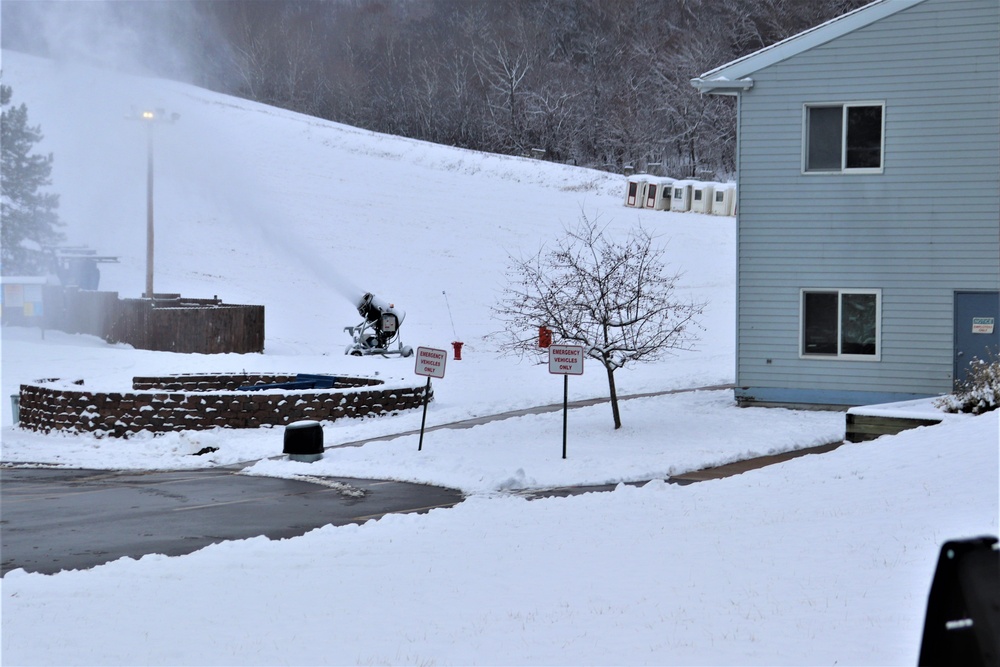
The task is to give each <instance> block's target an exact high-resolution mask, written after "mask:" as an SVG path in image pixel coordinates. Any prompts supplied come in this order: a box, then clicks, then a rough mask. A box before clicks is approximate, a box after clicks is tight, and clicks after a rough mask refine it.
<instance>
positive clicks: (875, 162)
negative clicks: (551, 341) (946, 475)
mask: <svg viewBox="0 0 1000 667" xmlns="http://www.w3.org/2000/svg"><path fill="white" fill-rule="evenodd" d="M692 85H694V86H695V87H696V88H698V89H699V90H700V91H702V92H704V93H709V94H720V95H735V96H736V99H737V117H738V127H737V131H738V150H737V161H738V162H737V165H738V179H739V186H738V202H737V220H738V224H737V229H738V254H737V256H738V267H737V268H738V270H737V285H738V314H737V319H738V321H737V341H736V343H737V355H736V356H737V369H736V383H737V386H738V388H737V390H736V396H737V399H738V400H739V401H740V403H741V404H744V405H764V404H798V405H803V404H809V405H817V406H847V405H863V404H872V403H884V402H890V401H897V400H906V399H911V398H918V397H924V396H929V395H935V394H942V393H948V392H950V391H951V390H952V389H953V386H954V384H955V382H956V381H958V380H960V379H962V378H963V377H964V375H965V369H966V366H967V364H968V361H969V359H970V358H972V357H973V356H978V357H979V358H984V356H985V355H987V354H988V350H989V349H991V348H992V349H993V350H996V349H997V348H998V346H1000V326H998V325H1000V321H998V320H1000V296H998V294H1000V2H998V0H879V1H877V2H873V3H871V4H869V5H866V6H865V7H862V8H861V9H858V10H856V11H854V12H851V13H848V14H845V15H844V16H841V17H839V18H837V19H834V20H832V21H829V22H827V23H824V24H822V25H820V26H817V27H816V28H813V29H811V30H807V31H805V32H803V33H800V34H798V35H795V36H794V37H791V38H789V39H786V40H784V41H782V42H779V43H778V44H775V45H773V46H770V47H768V48H765V49H762V50H760V51H757V52H755V53H753V54H750V55H748V56H746V57H743V58H740V59H739V60H735V61H733V62H731V63H728V64H726V65H723V66H721V67H718V68H716V69H714V70H711V71H710V72H706V73H705V74H703V75H701V76H700V77H698V78H696V79H694V80H693V81H692Z"/></svg>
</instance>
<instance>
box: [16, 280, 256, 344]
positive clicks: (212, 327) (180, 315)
mask: <svg viewBox="0 0 1000 667" xmlns="http://www.w3.org/2000/svg"><path fill="white" fill-rule="evenodd" d="M43 294H44V308H43V309H42V313H41V314H40V315H38V316H33V317H27V316H25V315H24V314H23V313H22V312H19V310H18V309H17V308H4V311H3V323H4V324H9V325H16V326H37V327H40V328H42V329H55V330H58V331H65V332H67V333H80V334H89V335H92V336H98V337H100V338H103V339H104V340H106V341H108V342H109V343H126V344H128V345H131V346H132V347H135V348H136V349H140V350H158V351H162V352H187V353H199V354H223V353H228V352H235V353H237V354H247V353H252V352H263V351H264V306H255V305H236V304H224V303H222V301H220V300H218V299H185V298H181V297H180V296H179V295H170V296H168V297H166V298H160V297H159V296H157V298H153V299H119V298H118V293H117V292H97V291H89V290H80V289H77V288H72V287H71V288H62V287H53V286H46V287H45V288H44V292H43Z"/></svg>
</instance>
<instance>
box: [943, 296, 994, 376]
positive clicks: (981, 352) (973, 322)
mask: <svg viewBox="0 0 1000 667" xmlns="http://www.w3.org/2000/svg"><path fill="white" fill-rule="evenodd" d="M973 359H983V360H987V361H990V360H993V359H1000V292H955V375H954V377H955V385H956V386H957V385H958V384H960V383H961V382H963V381H964V380H965V376H966V373H967V372H968V369H969V362H970V361H972V360H973Z"/></svg>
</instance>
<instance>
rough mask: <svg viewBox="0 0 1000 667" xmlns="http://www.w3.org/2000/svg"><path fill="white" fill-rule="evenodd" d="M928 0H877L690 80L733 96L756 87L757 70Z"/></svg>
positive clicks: (702, 89)
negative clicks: (754, 76)
mask: <svg viewBox="0 0 1000 667" xmlns="http://www.w3.org/2000/svg"><path fill="white" fill-rule="evenodd" d="M926 1H927V0H875V2H872V3H871V4H868V5H865V6H864V7H860V8H858V9H855V10H854V11H852V12H848V13H846V14H843V15H842V16H838V17H837V18H834V19H831V20H829V21H827V22H826V23H821V24H819V25H818V26H816V27H813V28H810V29H808V30H805V31H803V32H800V33H798V34H797V35H792V36H791V37H788V38H787V39H783V40H781V41H780V42H776V43H774V44H772V45H771V46H767V47H764V48H763V49H760V50H759V51H754V52H753V53H750V54H748V55H745V56H743V57H742V58H737V59H736V60H733V61H731V62H728V63H726V64H725V65H721V66H720V67H716V68H715V69H713V70H709V71H708V72H705V73H704V74H702V75H701V76H699V77H697V78H694V79H691V85H692V86H694V87H695V88H697V89H698V90H699V91H700V92H702V93H716V94H730V95H732V94H736V93H738V92H740V91H743V90H749V89H750V88H752V87H753V79H752V78H751V75H753V74H754V73H755V72H758V71H760V70H762V69H764V68H765V67H769V66H771V65H774V64H775V63H779V62H781V61H783V60H787V59H788V58H791V57H792V56H796V55H798V54H800V53H803V52H805V51H808V50H809V49H813V48H815V47H817V46H821V45H823V44H826V43H827V42H830V41H832V40H834V39H837V38H838V37H841V36H843V35H846V34H848V33H850V32H853V31H855V30H858V29H860V28H864V27H865V26H868V25H871V24H872V23H874V22H875V21H879V20H881V19H883V18H885V17H887V16H891V15H893V14H895V13H897V12H901V11H903V10H904V9H909V8H910V7H913V6H914V5H918V4H920V3H922V2H926Z"/></svg>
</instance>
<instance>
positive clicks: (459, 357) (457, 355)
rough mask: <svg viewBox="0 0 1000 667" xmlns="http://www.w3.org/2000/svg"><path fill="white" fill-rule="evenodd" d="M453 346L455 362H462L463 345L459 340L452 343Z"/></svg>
mask: <svg viewBox="0 0 1000 667" xmlns="http://www.w3.org/2000/svg"><path fill="white" fill-rule="evenodd" d="M451 346H452V347H453V348H455V361H461V360H462V343H459V342H458V341H457V340H456V341H452V343H451Z"/></svg>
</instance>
